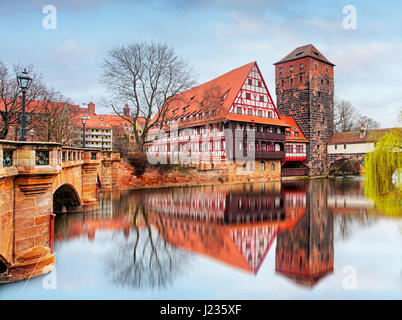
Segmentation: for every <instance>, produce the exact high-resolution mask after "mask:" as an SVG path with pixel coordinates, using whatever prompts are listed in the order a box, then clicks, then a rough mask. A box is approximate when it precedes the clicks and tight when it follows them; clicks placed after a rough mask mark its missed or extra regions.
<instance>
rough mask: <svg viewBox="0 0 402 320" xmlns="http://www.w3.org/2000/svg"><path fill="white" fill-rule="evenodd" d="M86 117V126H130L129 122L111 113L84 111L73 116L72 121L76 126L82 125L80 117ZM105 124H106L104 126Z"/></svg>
mask: <svg viewBox="0 0 402 320" xmlns="http://www.w3.org/2000/svg"><path fill="white" fill-rule="evenodd" d="M83 116H86V117H87V123H86V125H85V126H86V127H87V128H113V127H121V128H124V127H131V123H130V122H128V121H126V120H124V119H122V118H121V117H120V116H118V115H113V114H91V115H88V114H86V113H80V114H77V115H76V117H75V118H74V123H75V125H76V126H79V127H80V126H82V123H81V117H83ZM106 124H107V126H106Z"/></svg>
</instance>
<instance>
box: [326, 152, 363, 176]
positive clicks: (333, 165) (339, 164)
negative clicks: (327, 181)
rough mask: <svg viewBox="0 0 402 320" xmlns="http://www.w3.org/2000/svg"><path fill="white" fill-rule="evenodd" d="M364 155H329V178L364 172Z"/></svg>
mask: <svg viewBox="0 0 402 320" xmlns="http://www.w3.org/2000/svg"><path fill="white" fill-rule="evenodd" d="M364 158H365V154H344V155H337V156H334V155H330V156H329V157H328V168H329V169H328V173H329V175H330V176H338V175H349V174H359V173H360V172H362V171H363V170H364Z"/></svg>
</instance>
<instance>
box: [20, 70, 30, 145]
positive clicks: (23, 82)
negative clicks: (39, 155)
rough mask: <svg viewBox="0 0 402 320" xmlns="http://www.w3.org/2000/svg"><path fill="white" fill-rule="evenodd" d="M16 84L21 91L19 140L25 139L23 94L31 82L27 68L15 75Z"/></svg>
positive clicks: (25, 125)
mask: <svg viewBox="0 0 402 320" xmlns="http://www.w3.org/2000/svg"><path fill="white" fill-rule="evenodd" d="M17 82H18V86H19V87H20V89H21V92H22V110H21V134H20V141H27V117H26V114H25V94H26V93H27V90H28V89H29V86H30V85H31V82H32V77H30V76H29V74H28V71H27V69H24V71H22V73H20V74H19V75H17Z"/></svg>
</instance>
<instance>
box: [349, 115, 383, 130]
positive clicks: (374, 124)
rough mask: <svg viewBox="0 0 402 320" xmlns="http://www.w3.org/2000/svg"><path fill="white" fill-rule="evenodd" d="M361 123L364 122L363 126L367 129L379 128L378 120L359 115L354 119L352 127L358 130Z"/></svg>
mask: <svg viewBox="0 0 402 320" xmlns="http://www.w3.org/2000/svg"><path fill="white" fill-rule="evenodd" d="M362 123H364V126H365V127H366V129H367V130H373V129H378V128H380V123H379V122H378V121H375V120H374V119H372V118H370V117H367V116H362V115H360V116H359V117H358V118H357V120H356V124H355V127H354V129H355V130H359V129H360V126H361V124H362Z"/></svg>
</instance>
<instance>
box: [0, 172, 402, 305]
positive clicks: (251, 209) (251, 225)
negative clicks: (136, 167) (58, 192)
mask: <svg viewBox="0 0 402 320" xmlns="http://www.w3.org/2000/svg"><path fill="white" fill-rule="evenodd" d="M55 252H56V268H55V270H54V271H52V272H51V273H50V274H48V275H45V276H40V277H37V278H33V279H30V280H28V281H20V282H16V283H11V284H6V285H1V286H0V299H401V298H402V217H401V218H395V217H393V218H391V217H387V216H386V215H384V214H383V213H381V212H378V211H377V210H376V206H375V203H374V202H372V201H371V200H369V199H366V197H365V196H364V181H363V179H362V178H360V177H346V178H340V179H335V180H326V179H323V180H310V181H305V180H303V181H294V182H290V181H288V182H282V183H280V182H274V183H272V182H269V183H254V184H236V185H231V186H223V185H220V186H208V187H194V188H174V189H159V190H147V191H129V192H108V193H101V194H100V195H99V204H98V208H97V210H96V211H91V212H82V213H74V214H64V215H59V216H57V217H56V220H55Z"/></svg>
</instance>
